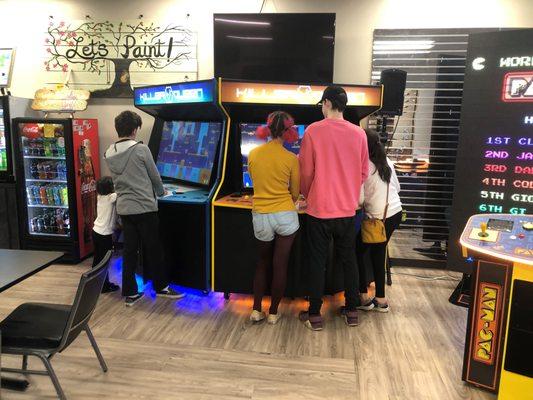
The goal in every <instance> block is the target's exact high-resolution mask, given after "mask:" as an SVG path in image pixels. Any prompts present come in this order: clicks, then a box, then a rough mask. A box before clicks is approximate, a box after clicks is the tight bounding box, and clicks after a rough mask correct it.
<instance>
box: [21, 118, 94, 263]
mask: <svg viewBox="0 0 533 400" xmlns="http://www.w3.org/2000/svg"><path fill="white" fill-rule="evenodd" d="M13 129H14V131H15V140H14V142H15V143H14V148H15V163H16V170H17V181H18V185H17V186H18V189H19V201H20V203H19V207H18V209H19V210H20V212H21V214H22V215H21V218H20V219H19V221H20V228H19V229H20V231H21V239H22V240H21V242H22V246H21V247H22V248H24V249H33V250H44V249H48V250H57V251H63V252H65V254H66V255H65V257H64V261H70V262H79V261H80V260H82V259H84V258H86V257H87V256H89V255H90V254H91V253H92V251H93V243H92V235H91V233H92V227H93V222H94V218H95V216H96V180H97V179H98V177H99V176H100V168H99V157H98V154H99V151H98V121H97V120H95V119H26V118H20V119H19V118H17V119H15V120H13Z"/></svg>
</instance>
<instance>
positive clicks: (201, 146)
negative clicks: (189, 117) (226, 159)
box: [157, 121, 222, 186]
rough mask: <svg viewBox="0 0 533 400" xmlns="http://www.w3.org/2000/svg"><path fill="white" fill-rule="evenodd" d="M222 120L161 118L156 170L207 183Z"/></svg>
mask: <svg viewBox="0 0 533 400" xmlns="http://www.w3.org/2000/svg"><path fill="white" fill-rule="evenodd" d="M221 134H222V122H199V121H165V123H164V124H163V132H162V134H161V142H160V144H159V152H158V155H157V169H158V170H159V173H160V174H161V176H162V177H163V178H171V179H176V180H180V181H185V182H190V183H193V184H199V185H203V186H206V185H209V183H210V181H211V173H212V171H213V165H214V162H215V159H216V152H217V149H218V144H219V141H220V136H221Z"/></svg>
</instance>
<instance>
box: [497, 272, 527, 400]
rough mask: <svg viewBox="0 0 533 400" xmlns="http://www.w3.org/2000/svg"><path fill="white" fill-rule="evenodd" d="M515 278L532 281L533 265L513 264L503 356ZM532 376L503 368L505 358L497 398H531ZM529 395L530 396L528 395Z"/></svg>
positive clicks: (505, 350) (503, 399) (509, 399)
mask: <svg viewBox="0 0 533 400" xmlns="http://www.w3.org/2000/svg"><path fill="white" fill-rule="evenodd" d="M517 279H520V280H524V281H527V282H533V267H532V266H528V265H526V264H521V263H515V264H514V265H513V276H512V278H511V285H510V286H511V292H510V294H509V299H510V301H509V305H508V310H507V322H506V324H505V342H504V345H503V356H504V357H505V354H506V352H507V339H508V338H509V322H510V319H511V318H510V317H511V304H512V303H513V295H514V293H513V282H514V281H515V280H517ZM532 393H533V378H529V377H527V376H524V375H519V374H516V373H514V372H510V371H506V370H505V358H504V360H503V362H502V370H501V376H500V387H499V391H498V400H518V399H533V395H532ZM528 396H531V397H528Z"/></svg>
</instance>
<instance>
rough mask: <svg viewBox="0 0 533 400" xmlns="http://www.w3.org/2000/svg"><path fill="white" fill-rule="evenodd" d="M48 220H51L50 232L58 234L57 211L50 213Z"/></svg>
mask: <svg viewBox="0 0 533 400" xmlns="http://www.w3.org/2000/svg"><path fill="white" fill-rule="evenodd" d="M48 220H49V221H50V233H55V234H57V222H56V215H55V213H53V212H51V213H50V214H48Z"/></svg>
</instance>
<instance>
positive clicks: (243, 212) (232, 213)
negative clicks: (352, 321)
mask: <svg viewBox="0 0 533 400" xmlns="http://www.w3.org/2000/svg"><path fill="white" fill-rule="evenodd" d="M342 86H343V87H344V89H345V90H346V92H347V94H348V105H347V108H346V111H345V113H344V116H345V118H346V119H347V120H349V121H351V122H353V123H355V124H359V121H360V119H361V118H364V117H366V116H368V115H370V114H371V113H373V112H375V111H377V110H379V108H380V107H381V99H382V87H381V86H366V85H342ZM325 88H326V86H318V85H310V84H305V83H304V84H298V83H283V84H281V83H280V84H276V83H261V82H246V81H233V80H225V79H222V82H221V102H222V107H223V108H224V109H225V110H226V111H227V113H228V115H229V118H230V121H231V124H230V125H229V132H228V139H227V149H226V155H225V159H226V163H225V168H224V171H223V178H222V182H221V188H220V190H219V191H218V192H217V193H216V195H215V199H214V201H213V217H212V230H213V256H212V262H213V264H212V273H213V279H212V288H213V290H214V291H218V292H224V293H225V295H226V297H227V296H228V295H229V293H252V289H253V288H252V286H253V277H254V271H255V267H256V262H257V254H256V253H257V250H256V242H255V238H254V234H253V227H252V214H251V209H252V195H253V188H252V182H251V180H250V177H249V175H248V169H247V159H248V154H249V152H250V150H252V149H253V148H254V147H256V146H258V145H260V144H262V143H264V141H261V140H258V139H257V138H256V137H255V130H256V128H257V127H258V126H259V125H261V124H264V123H265V121H266V119H267V116H268V114H269V113H271V112H273V111H276V110H283V111H286V112H288V113H290V114H291V115H292V116H293V117H294V120H295V123H296V124H297V131H298V133H299V136H300V140H299V141H297V142H296V143H293V144H290V145H288V144H286V148H287V149H288V150H289V151H292V152H294V153H296V154H298V152H299V144H300V142H301V139H302V138H303V135H304V132H305V128H306V126H307V125H309V124H311V123H313V122H315V121H318V120H321V119H322V118H323V115H322V111H321V107H320V106H317V102H318V101H319V100H320V99H321V96H322V92H323V91H324V89H325ZM305 223H306V218H305V215H304V212H300V231H299V233H298V235H297V237H296V239H295V242H294V245H293V250H292V254H291V259H290V261H289V270H288V281H287V289H286V295H287V296H303V295H306V276H307V272H306V269H305V268H306V265H307V263H306V261H305V257H306V254H308V252H307V251H306V250H305V248H306V246H307V243H306V235H305ZM354 229H355V226H354ZM329 263H330V266H329V267H328V270H327V276H328V278H327V282H326V287H327V291H328V292H329V293H336V292H339V291H342V290H344V285H343V276H342V273H339V271H340V270H341V268H340V266H339V268H336V267H335V263H334V256H333V257H332V259H331V260H330V262H329Z"/></svg>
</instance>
